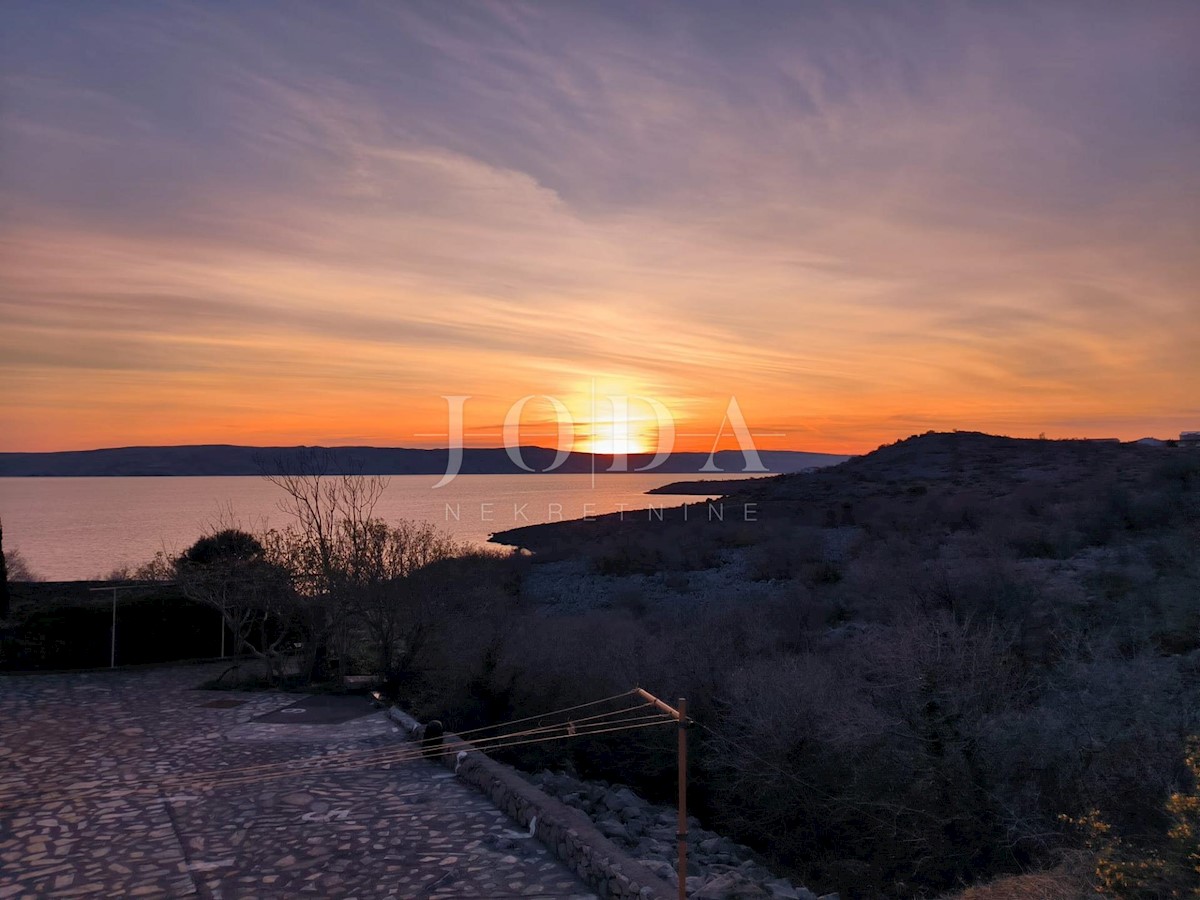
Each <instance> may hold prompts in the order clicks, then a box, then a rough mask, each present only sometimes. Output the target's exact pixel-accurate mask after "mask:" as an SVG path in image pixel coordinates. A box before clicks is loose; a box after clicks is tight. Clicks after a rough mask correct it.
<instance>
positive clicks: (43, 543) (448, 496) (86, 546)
mask: <svg viewBox="0 0 1200 900" xmlns="http://www.w3.org/2000/svg"><path fill="white" fill-rule="evenodd" d="M702 477H704V476H699V475H678V474H676V475H663V474H659V475H654V474H651V473H634V472H611V473H603V474H597V475H596V476H595V477H594V478H593V476H591V475H588V474H582V475H559V474H531V475H459V476H458V477H457V478H455V479H454V480H453V481H452V482H450V483H449V484H447V485H445V486H443V487H440V488H434V484H436V483H437V481H438V480H439V476H436V475H393V476H389V477H388V479H387V481H388V483H387V487H386V488H385V490H384V492H383V495H382V496H381V498H380V500H379V503H378V505H377V506H376V507H375V515H376V516H377V517H379V518H382V519H385V520H387V521H391V522H395V521H397V520H401V519H407V520H410V521H416V522H429V523H431V524H433V525H435V526H437V527H439V528H442V529H444V530H446V531H448V532H450V533H451V534H452V535H453V536H454V537H455V538H456V539H457V540H459V541H461V542H464V543H469V544H475V545H485V544H488V542H489V538H490V537H491V535H492V534H494V533H496V532H499V531H504V530H506V529H510V528H518V527H521V526H525V525H536V524H540V523H545V522H553V521H562V520H565V519H580V518H586V517H589V516H598V515H605V514H607V513H615V512H624V513H627V514H630V515H636V514H638V513H639V512H640V513H641V514H642V515H645V516H649V515H651V513H649V512H648V510H650V509H651V508H659V507H671V506H680V505H682V504H684V503H693V502H697V501H700V500H703V499H704V498H705V496H704V495H699V496H697V495H687V496H685V495H669V494H648V493H647V491H649V490H651V489H653V488H657V487H661V486H663V485H665V484H669V483H671V482H673V481H680V480H689V481H695V480H699V479H700V478H702ZM708 477H709V478H719V479H722V480H729V479H731V478H737V477H740V476H737V475H730V474H726V473H720V474H714V475H710V476H708ZM744 477H751V476H744ZM708 496H709V497H716V496H718V495H717V494H712V495H708ZM284 498H285V495H284V493H283V491H282V490H281V489H280V488H278V487H277V486H275V485H273V484H271V483H270V482H268V481H266V480H264V479H263V478H261V477H255V476H246V477H158V478H0V521H3V524H4V547H5V549H6V550H13V549H16V550H19V551H20V553H21V556H22V557H23V558H24V559H25V562H26V563H27V564H28V566H29V569H30V571H31V572H32V573H33V574H34V575H35V576H36V577H38V578H41V579H44V580H47V581H74V580H86V579H99V578H105V577H107V576H108V575H109V574H110V573H112V572H113V571H114V570H116V569H120V568H122V567H130V568H135V567H137V566H138V565H141V564H142V563H144V562H146V561H148V560H150V559H152V558H153V557H154V555H155V553H157V552H159V551H161V552H164V553H166V554H168V555H172V556H174V555H178V554H179V553H181V552H182V551H183V550H185V549H186V548H187V547H189V546H190V545H191V544H192V543H193V542H194V541H195V540H196V539H197V538H198V537H200V536H201V535H203V534H206V533H209V532H211V531H213V530H216V529H219V528H224V527H229V526H233V527H240V528H244V529H246V530H250V531H259V530H265V529H267V528H282V527H284V526H286V525H288V524H289V523H291V522H293V521H294V520H293V519H292V518H291V516H289V515H288V514H287V513H286V512H285V511H284V505H283V500H284ZM491 546H496V544H492V545H491Z"/></svg>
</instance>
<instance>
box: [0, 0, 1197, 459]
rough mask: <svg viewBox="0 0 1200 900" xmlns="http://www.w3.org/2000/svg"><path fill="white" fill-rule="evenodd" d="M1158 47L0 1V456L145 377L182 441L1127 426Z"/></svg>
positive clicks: (794, 9)
mask: <svg viewBox="0 0 1200 900" xmlns="http://www.w3.org/2000/svg"><path fill="white" fill-rule="evenodd" d="M1197 34H1200V16H1198V15H1197V14H1196V12H1195V10H1194V9H1191V8H1189V7H1188V6H1184V5H1173V4H1161V5H1156V6H1154V7H1152V8H1148V9H1144V10H1139V11H1137V13H1136V15H1135V14H1134V13H1133V12H1132V11H1129V12H1126V11H1122V10H1118V9H1108V10H1105V11H1104V12H1103V13H1097V12H1096V11H1095V10H1093V9H1091V8H1085V7H1084V6H1082V5H1079V6H1076V5H1072V4H1067V5H1062V6H1056V7H1054V8H1046V7H1044V6H1041V5H1029V6H1020V7H1018V6H1011V5H1006V6H1005V7H1003V8H1000V7H994V6H991V5H986V4H979V5H956V6H953V7H949V6H947V7H934V6H929V7H921V8H913V7H901V6H879V7H871V8H862V9H859V10H855V11H851V10H848V8H847V7H845V6H843V5H838V4H828V5H826V4H807V5H803V6H796V5H795V4H779V5H775V4H770V3H768V4H762V5H756V6H755V7H753V8H747V9H745V10H739V13H738V15H737V16H733V15H731V14H730V12H729V11H728V10H727V9H725V8H723V7H714V6H710V5H708V4H704V3H699V4H696V3H689V4H679V5H675V6H660V7H656V8H655V9H647V8H646V7H644V6H642V5H640V4H620V3H618V4H606V5H604V6H603V7H593V6H590V5H585V4H572V3H567V4H554V5H545V4H519V3H518V4H506V5H503V6H496V5H491V4H487V5H484V4H480V5H454V6H447V5H445V4H422V3H416V4H405V5H402V6H392V7H387V6H374V5H361V6H346V7H340V8H337V9H334V8H330V7H327V6H325V5H322V4H305V3H297V4H295V5H293V6H292V7H290V9H289V13H288V14H287V15H286V16H284V15H280V14H278V13H277V12H274V13H273V12H271V11H268V10H263V9H250V10H243V9H235V8H232V7H211V6H189V5H179V6H170V5H165V6H164V5H146V6H142V5H136V4H135V5H129V6H125V7H122V8H121V9H120V10H99V11H98V10H97V9H96V8H90V7H89V8H81V9H80V11H79V14H78V15H77V16H73V17H71V19H70V20H69V21H66V22H61V21H55V22H51V21H50V18H49V16H48V15H43V14H40V13H39V12H38V11H37V10H36V9H34V8H32V7H31V8H29V9H27V10H25V11H23V14H22V16H20V17H19V19H18V21H16V23H15V27H14V28H13V30H12V32H10V35H11V36H10V38H9V39H8V40H6V42H5V44H4V46H3V47H2V48H0V49H3V50H4V51H5V53H4V54H3V58H4V59H5V62H4V63H3V70H2V76H0V92H2V94H3V96H2V99H3V109H4V113H3V115H0V147H3V148H4V149H3V150H0V216H2V217H3V218H2V220H0V239H2V240H3V244H0V321H3V322H4V324H5V326H6V327H5V330H4V334H3V336H0V354H2V355H3V356H2V359H3V361H2V362H0V373H3V374H4V377H5V379H6V380H8V381H10V382H11V383H13V384H18V385H20V386H21V388H22V389H24V390H27V391H31V392H33V396H36V397H40V398H42V400H43V401H44V402H42V403H41V405H38V404H37V403H33V404H30V403H29V402H25V401H22V405H21V408H20V413H19V415H17V414H16V413H11V414H10V421H11V422H12V427H11V428H10V429H9V431H8V434H9V435H15V436H14V437H9V438H7V439H6V440H8V441H9V442H10V443H11V445H12V446H18V445H20V446H30V444H29V443H28V440H29V439H27V438H24V437H22V436H21V432H22V431H25V432H27V433H30V434H32V433H34V432H35V431H36V433H38V434H41V435H50V434H55V433H58V434H61V435H62V436H63V437H62V440H64V441H69V442H74V443H75V444H76V445H79V444H85V445H86V444H87V443H89V442H90V441H91V439H90V438H89V437H88V436H87V434H88V432H86V431H85V430H84V429H82V428H80V427H78V426H77V425H73V424H71V423H72V421H73V416H72V414H70V413H69V411H68V410H67V409H65V408H63V407H62V406H61V403H62V397H63V392H62V391H61V390H59V388H58V387H57V386H56V385H59V384H61V383H66V382H69V381H71V380H72V379H78V378H80V377H81V376H80V374H79V373H80V372H81V371H86V372H88V373H90V374H89V375H88V376H87V378H88V385H87V387H86V388H85V392H86V394H87V396H88V400H89V402H90V403H92V404H94V405H95V406H96V407H97V408H104V407H105V406H106V404H107V405H109V406H111V407H112V408H114V409H117V408H120V409H136V408H137V401H136V397H135V396H134V395H135V393H136V391H135V390H134V388H133V387H131V386H130V385H131V384H132V383H133V382H131V381H127V379H131V378H134V377H135V376H136V375H137V374H138V373H142V374H143V375H145V376H146V377H153V378H156V379H164V380H166V381H168V382H169V381H171V380H172V379H174V380H176V381H178V385H179V390H180V391H181V392H183V393H187V394H188V396H189V398H190V400H191V401H192V402H196V403H198V404H199V406H200V408H199V414H198V415H197V418H196V422H197V424H196V429H197V433H196V438H197V439H200V438H201V437H202V435H201V434H200V431H201V430H202V429H205V428H214V427H222V428H226V427H231V426H230V425H229V423H230V422H242V421H244V420H245V418H246V417H247V416H248V415H250V414H251V413H250V412H249V411H248V410H247V409H246V407H245V404H246V393H247V392H251V393H254V394H257V395H258V397H257V399H256V400H255V403H254V404H253V406H254V410H255V414H258V413H260V412H261V410H262V409H265V408H270V407H271V405H272V404H275V406H276V407H278V408H280V409H282V410H285V411H293V412H295V411H298V410H301V409H305V408H306V404H305V399H304V396H303V394H302V393H301V387H300V386H303V391H308V392H311V391H314V390H319V391H320V392H321V393H322V395H327V396H329V397H336V398H338V401H337V403H340V404H341V405H340V410H339V408H337V403H333V402H331V405H330V408H329V410H328V412H327V414H328V416H329V419H328V420H327V421H324V422H323V423H322V424H321V426H320V429H322V430H323V433H335V432H336V433H354V434H357V435H363V434H367V433H370V427H369V426H367V425H364V423H363V421H362V416H361V415H360V414H358V413H356V412H355V410H356V408H357V405H358V401H357V399H356V398H367V399H364V400H362V404H363V405H370V404H372V403H376V402H388V401H385V400H384V399H383V398H385V397H386V398H393V399H392V401H391V402H395V403H399V404H401V405H405V406H407V407H408V408H410V409H412V410H414V413H413V415H414V416H415V415H418V414H421V415H424V414H425V412H424V411H427V410H429V409H435V408H436V404H437V403H439V402H440V401H437V394H438V393H439V392H450V390H451V388H449V387H447V388H446V389H445V391H442V390H440V388H439V385H451V384H452V385H454V386H455V387H454V388H453V391H455V392H457V391H466V392H475V393H479V394H481V395H484V396H487V397H490V398H493V401H494V403H495V404H500V403H502V401H503V399H504V398H505V397H508V399H509V400H511V399H512V397H515V396H520V395H522V394H524V393H529V392H549V393H553V392H554V390H556V388H555V387H554V385H555V383H556V381H561V380H563V379H565V380H568V381H571V380H578V379H580V378H583V377H586V376H588V375H589V373H591V374H595V373H600V374H602V375H604V374H609V375H619V376H620V377H621V378H623V379H625V380H626V381H629V380H637V381H638V382H639V383H640V384H641V385H642V386H643V387H644V388H645V389H646V390H650V389H653V390H655V391H658V392H660V393H662V394H664V395H666V396H669V397H671V398H672V400H673V401H674V402H676V403H678V404H679V405H681V406H682V407H686V408H688V409H692V410H695V411H696V414H697V415H699V414H701V413H702V411H703V410H705V409H707V408H708V407H709V406H715V407H718V408H719V406H720V404H721V403H723V399H722V398H721V397H720V396H718V395H725V394H728V393H733V392H736V393H738V394H739V396H743V397H745V398H746V402H747V403H748V404H749V405H750V406H752V407H755V408H756V410H757V411H758V413H759V414H760V415H762V416H763V417H765V418H769V419H772V420H775V421H780V422H785V423H786V422H789V421H790V422H793V423H795V424H796V427H797V428H801V427H805V426H804V423H805V421H806V420H807V418H818V419H820V420H821V421H825V422H828V423H831V424H829V426H828V428H827V429H825V431H824V432H823V434H825V435H826V437H827V439H828V440H830V441H840V442H841V444H840V445H841V446H843V447H853V446H855V444H854V442H855V441H858V440H867V439H873V436H874V434H875V433H876V432H875V431H874V430H872V429H873V428H874V426H872V425H871V424H870V423H872V422H876V423H888V425H887V427H895V425H894V423H895V421H898V420H899V421H906V422H907V421H913V422H923V421H926V420H930V421H940V422H944V423H945V424H946V425H949V426H953V425H955V424H960V423H959V422H957V421H956V417H959V418H961V417H963V416H968V415H972V416H973V415H975V414H976V413H978V414H979V416H980V418H981V421H980V424H981V425H982V426H983V427H989V426H988V423H989V422H991V423H993V424H992V425H991V426H990V427H994V428H997V429H1000V428H1005V427H1018V428H1026V427H1031V426H1028V425H1027V424H1026V420H1028V421H1029V422H1034V421H1036V420H1037V419H1038V418H1039V417H1045V416H1050V415H1060V414H1061V410H1066V409H1072V408H1073V409H1082V408H1085V407H1086V409H1087V410H1088V412H1087V415H1094V416H1096V417H1098V418H1097V421H1102V422H1105V423H1107V422H1109V421H1115V419H1113V418H1112V417H1114V416H1115V417H1118V418H1119V417H1126V418H1130V417H1132V418H1136V415H1137V410H1138V409H1143V410H1146V411H1147V414H1150V413H1153V414H1154V415H1156V416H1160V417H1162V416H1169V415H1170V408H1171V405H1172V404H1175V408H1178V409H1183V408H1184V405H1181V404H1185V403H1186V398H1185V396H1184V391H1183V390H1182V389H1181V387H1180V385H1186V384H1187V383H1189V382H1194V381H1195V380H1196V376H1197V375H1200V371H1197V366H1198V364H1197V363H1196V362H1195V361H1194V359H1193V358H1192V356H1193V354H1192V353H1191V352H1190V350H1189V348H1194V346H1195V345H1196V342H1197V338H1200V331H1198V329H1200V325H1198V324H1197V322H1198V321H1200V315H1197V309H1196V306H1197V297H1196V293H1195V290H1194V284H1195V283H1196V277H1197V275H1200V271H1197V269H1198V268H1200V266H1198V265H1197V263H1196V262H1195V261H1194V254H1193V253H1192V252H1191V249H1192V248H1193V247H1194V241H1195V238H1196V236H1197V234H1198V232H1200V227H1198V226H1200V214H1198V213H1197V212H1196V210H1197V209H1198V208H1200V207H1198V205H1197V204H1196V203H1195V200H1196V194H1197V190H1196V188H1197V186H1198V180H1200V179H1198V169H1200V167H1197V166H1196V164H1195V159H1197V158H1200V153H1196V152H1193V151H1196V150H1200V147H1197V143H1200V142H1198V141H1197V138H1198V136H1200V121H1198V119H1197V115H1196V112H1195V109H1196V108H1197V107H1196V106H1195V104H1193V103H1192V102H1191V101H1193V100H1194V99H1195V94H1196V91H1197V85H1198V84H1200V79H1198V78H1197V77H1196V75H1197V74H1200V73H1198V72H1197V65H1196V63H1195V60H1194V56H1193V54H1192V53H1191V50H1190V47H1191V46H1192V41H1191V40H1189V36H1190V37H1193V38H1194V37H1195V36H1196V35H1197ZM83 47H86V48H88V52H86V53H83V52H80V51H81V48H83ZM64 260H65V261H66V264H64V262H63V261H64ZM201 383H206V384H207V386H208V390H207V394H206V396H199V397H197V396H196V394H195V393H194V392H193V389H194V387H195V386H196V385H198V384H201ZM7 393H9V395H11V392H7ZM199 393H200V394H201V395H203V394H204V392H203V391H200V392H199ZM510 395H511V396H510ZM718 401H720V402H718ZM0 402H11V401H0ZM155 402H156V403H158V402H159V401H157V400H156V401H155ZM162 402H166V401H165V400H164V401H162ZM126 404H132V405H131V406H126ZM157 408H158V407H156V409H157ZM851 410H852V411H851ZM297 415H298V413H297ZM13 416H15V418H12V417H13ZM339 416H340V417H341V418H340V419H339ZM1105 416H1107V417H1108V418H1104V417H1105ZM897 417H899V418H897ZM34 418H37V419H38V420H39V421H38V422H37V423H35V422H34V421H33V420H34ZM351 420H352V421H351ZM279 421H283V418H280V420H279ZM414 421H415V420H414ZM1172 421H1173V420H1172ZM294 422H295V425H294V427H293V426H289V428H290V430H288V431H287V433H288V434H293V435H299V434H300V433H301V432H302V431H303V429H311V428H312V427H313V420H312V418H311V416H305V417H303V418H296V419H295V420H294ZM47 423H57V424H56V425H52V424H47ZM218 423H224V424H220V425H218ZM836 423H840V424H836ZM35 424H36V428H35ZM409 425H411V428H410V429H409V430H422V428H421V427H418V426H416V425H412V424H411V423H409ZM275 426H276V427H278V426H279V422H275ZM147 427H150V426H147ZM237 427H238V428H241V427H242V426H241V425H237ZM839 428H840V429H842V432H841V433H840V436H838V433H837V429H839ZM388 429H390V430H381V431H380V432H379V436H380V439H385V438H391V439H396V438H397V437H399V436H402V434H403V433H404V431H405V428H403V427H400V426H398V425H395V424H392V425H389V426H388ZM151 430H152V429H151ZM424 430H429V429H424ZM1037 430H1040V429H1037ZM1135 430H1137V429H1135ZM1142 430H1144V429H1142ZM1035 433H1036V430H1035ZM1138 436H1140V435H1138ZM207 437H208V438H212V439H217V438H220V435H219V434H210V435H207Z"/></svg>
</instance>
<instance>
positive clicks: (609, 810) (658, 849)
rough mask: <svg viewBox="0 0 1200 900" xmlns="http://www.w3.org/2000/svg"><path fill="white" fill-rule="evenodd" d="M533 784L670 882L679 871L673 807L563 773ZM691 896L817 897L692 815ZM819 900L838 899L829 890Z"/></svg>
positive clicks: (708, 899)
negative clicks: (677, 868)
mask: <svg viewBox="0 0 1200 900" xmlns="http://www.w3.org/2000/svg"><path fill="white" fill-rule="evenodd" d="M528 777H529V781H530V783H531V784H533V785H536V786H537V787H538V788H540V789H541V790H542V791H544V792H545V793H547V794H549V795H550V796H552V797H555V798H557V799H558V800H560V801H562V803H563V804H564V805H566V806H569V807H571V808H573V809H576V810H579V811H580V812H581V813H583V814H584V815H586V816H587V817H588V819H590V820H591V821H592V822H593V823H594V824H595V826H596V829H597V830H598V831H599V832H600V833H601V834H603V835H604V836H605V837H606V838H608V839H609V840H610V841H612V842H613V843H614V844H616V845H617V846H618V847H620V848H621V849H623V850H625V851H627V852H628V853H629V854H630V855H631V856H633V857H634V858H635V859H636V860H637V861H638V862H639V863H640V864H641V865H642V866H643V867H644V868H645V869H647V870H648V871H650V872H652V873H654V874H655V875H657V876H658V877H659V878H661V879H663V880H664V881H668V882H670V883H671V885H672V886H677V885H678V884H679V879H678V876H677V872H676V859H677V857H676V854H677V845H676V839H675V834H676V829H677V827H678V815H677V813H676V811H675V809H674V807H665V806H655V805H653V804H651V803H649V802H647V801H646V800H643V799H642V798H641V797H639V796H638V795H637V794H635V793H634V792H633V791H632V790H630V789H629V788H627V787H622V786H620V785H609V784H606V783H604V782H586V781H580V780H579V779H577V778H573V777H571V776H570V775H567V774H564V773H555V772H548V771H547V772H541V773H540V774H537V775H532V776H528ZM687 895H688V897H689V898H694V900H818V898H817V895H816V894H814V893H813V892H812V891H810V890H808V889H807V888H804V887H799V886H797V885H794V884H792V883H791V882H790V881H787V880H786V879H783V878H777V877H775V876H774V875H773V874H772V873H771V872H769V871H767V869H766V868H764V867H763V866H762V865H760V864H759V863H758V862H757V861H756V860H755V857H754V853H753V851H751V850H750V848H748V847H745V846H743V845H741V844H737V843H734V842H733V841H731V840H730V839H729V838H725V837H721V836H720V835H719V834H716V833H714V832H712V831H708V830H707V829H705V828H703V827H701V825H700V822H699V821H697V820H696V819H694V818H692V817H689V818H688V874H687ZM820 900H837V895H836V894H827V895H825V897H822V898H820Z"/></svg>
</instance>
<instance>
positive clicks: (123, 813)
mask: <svg viewBox="0 0 1200 900" xmlns="http://www.w3.org/2000/svg"><path fill="white" fill-rule="evenodd" d="M221 668H222V667H221V666H217V667H213V666H211V665H206V666H175V667H165V668H155V669H142V670H130V671H117V672H114V673H108V672H102V673H76V674H54V675H33V676H7V677H0V900H3V898H14V897H21V898H24V897H38V898H41V897H124V896H128V897H187V896H200V897H206V898H216V900H219V898H233V897H256V898H257V897H297V896H317V897H357V898H369V897H404V898H459V897H462V898H502V897H514V896H520V897H530V896H536V897H560V898H586V897H593V896H594V895H593V894H592V893H590V892H589V891H588V889H587V888H586V887H585V886H584V885H583V884H582V883H581V882H579V881H578V880H577V879H576V878H575V876H574V875H573V874H572V873H570V872H568V871H567V870H566V869H565V868H563V867H562V866H561V865H560V864H559V863H558V862H557V861H555V860H554V859H553V857H551V856H550V854H549V853H548V852H547V851H546V849H545V848H544V847H543V846H542V845H541V844H539V843H538V842H537V841H535V840H531V839H530V838H529V837H528V835H526V834H523V833H522V832H520V831H518V830H516V829H515V827H514V825H513V823H512V822H511V821H510V820H509V819H508V818H507V817H506V816H504V815H503V814H501V813H500V812H498V811H497V810H496V809H495V808H494V807H493V806H492V805H491V804H490V803H489V802H488V801H487V800H486V799H485V798H484V797H483V796H482V795H480V794H478V793H476V792H475V791H474V790H473V789H471V788H470V787H468V786H466V785H464V784H461V783H459V782H458V781H457V780H456V779H455V778H454V776H453V775H452V774H450V773H449V772H447V771H446V770H445V769H444V768H442V767H441V766H437V765H435V764H434V763H432V762H429V761H426V760H417V761H415V762H405V763H398V764H395V765H392V766H390V767H388V766H384V765H381V764H378V763H376V764H373V765H372V766H368V767H363V768H360V769H356V770H353V771H341V772H337V771H321V772H315V773H314V772H309V773H307V774H298V775H296V776H294V777H289V778H286V779H283V780H275V781H264V782H259V783H253V784H248V785H241V786H230V785H225V786H218V787H215V788H212V789H208V790H205V789H199V788H195V787H194V786H187V787H184V788H182V789H180V788H171V789H170V790H168V791H163V790H159V789H158V788H157V787H155V785H157V784H158V783H159V782H160V780H161V779H162V778H164V777H167V776H181V775H188V774H192V775H194V774H197V773H199V772H207V771H212V770H217V769H226V768H229V769H232V768H234V767H243V766H252V765H261V764H266V763H270V764H277V763H281V762H288V761H300V760H305V759H310V758H312V757H314V756H317V755H323V754H327V753H332V752H342V751H354V750H362V749H367V748H379V747H400V746H406V745H403V744H401V738H400V735H399V733H398V732H397V730H396V726H395V725H393V724H392V723H391V722H390V721H389V720H388V719H387V718H386V715H385V714H384V712H382V711H379V712H372V711H370V708H369V707H368V706H367V704H366V701H362V707H363V708H364V709H366V710H367V714H366V715H361V716H358V717H357V718H353V719H351V720H349V721H345V722H342V723H340V724H293V722H294V721H299V720H302V719H304V718H305V716H304V715H303V714H300V715H297V716H295V717H293V718H292V719H289V717H288V715H287V714H280V715H275V716H272V717H271V718H272V719H273V720H274V721H273V722H260V721H255V720H256V719H257V718H258V717H260V716H263V715H265V714H269V713H272V712H274V711H277V710H280V709H282V708H284V707H288V706H302V705H303V704H304V703H305V702H307V701H305V698H303V697H301V696H298V695H295V694H277V693H233V692H224V691H222V692H214V691H201V690H196V689H195V687H196V686H197V685H198V684H200V683H201V682H203V681H204V680H206V679H208V678H210V677H212V676H213V675H215V674H218V673H219V672H220V671H221ZM214 700H240V701H245V702H244V703H243V704H241V705H238V706H234V707H230V706H229V705H228V704H226V705H225V708H219V707H213V706H206V705H205V704H208V703H211V702H212V701H214ZM314 705H315V704H314ZM350 712H351V713H354V712H357V710H351V711H350ZM335 718H336V716H335ZM408 746H410V745H408ZM147 785H150V787H147ZM64 792H71V793H70V795H69V796H64Z"/></svg>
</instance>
